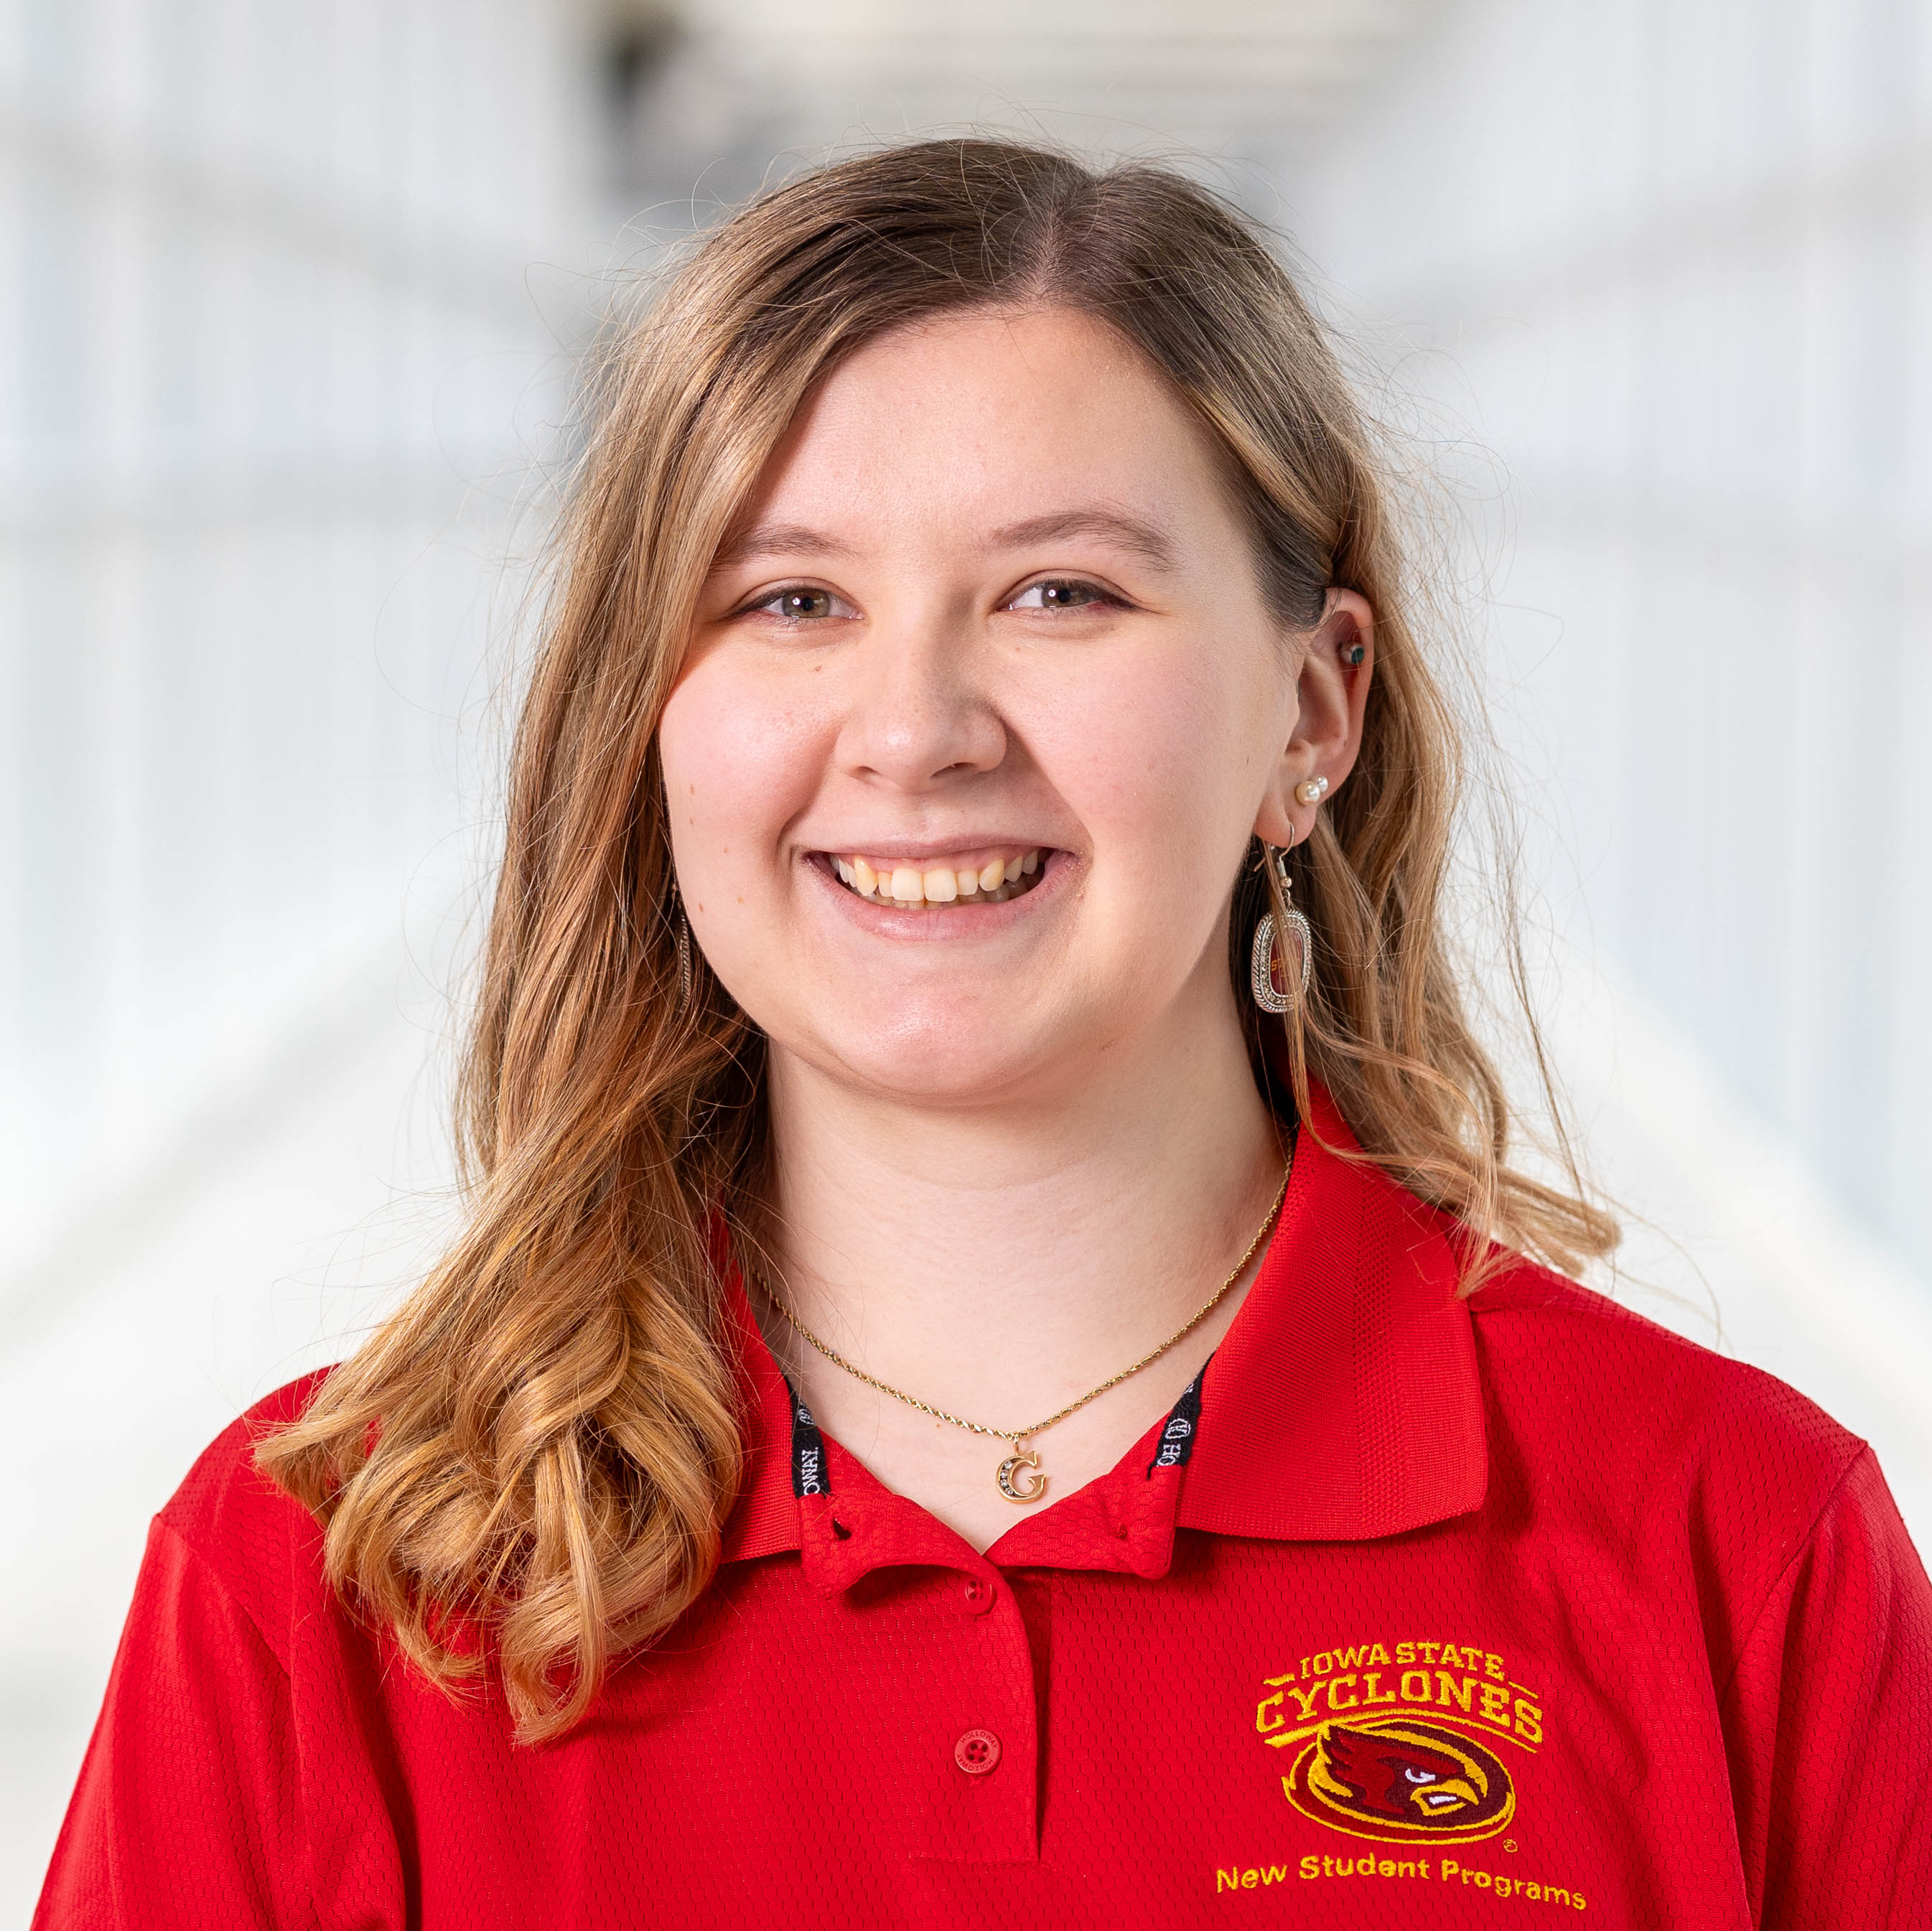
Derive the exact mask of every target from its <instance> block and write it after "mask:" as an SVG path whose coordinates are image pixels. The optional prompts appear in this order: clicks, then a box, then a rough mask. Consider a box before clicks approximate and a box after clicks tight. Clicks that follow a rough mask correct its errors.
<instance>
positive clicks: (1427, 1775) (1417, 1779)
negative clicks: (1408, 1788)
mask: <svg viewBox="0 0 1932 1931" xmlns="http://www.w3.org/2000/svg"><path fill="white" fill-rule="evenodd" d="M1403 1776H1404V1777H1407V1778H1408V1779H1409V1782H1410V1783H1434V1782H1435V1781H1436V1773H1435V1772H1434V1771H1433V1770H1405V1771H1403Z"/></svg>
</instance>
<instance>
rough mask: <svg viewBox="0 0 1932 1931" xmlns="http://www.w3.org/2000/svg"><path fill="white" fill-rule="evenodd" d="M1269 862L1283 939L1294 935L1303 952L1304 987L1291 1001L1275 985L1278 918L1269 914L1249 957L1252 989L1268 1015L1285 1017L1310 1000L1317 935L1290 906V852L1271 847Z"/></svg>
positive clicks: (1258, 932) (1258, 926) (1302, 915)
mask: <svg viewBox="0 0 1932 1931" xmlns="http://www.w3.org/2000/svg"><path fill="white" fill-rule="evenodd" d="M1268 862H1269V864H1270V865H1272V866H1273V867H1274V877H1275V883H1276V884H1277V885H1278V886H1280V888H1281V900H1282V907H1283V911H1282V928H1283V933H1282V935H1283V937H1288V936H1289V935H1290V934H1292V935H1293V937H1294V940H1295V943H1296V944H1297V945H1298V946H1300V947H1301V984H1300V985H1299V986H1298V988H1297V989H1296V991H1295V994H1294V996H1293V997H1290V996H1289V994H1287V993H1285V992H1283V991H1281V990H1280V988H1278V987H1277V985H1276V984H1275V982H1274V940H1275V923H1274V913H1273V912H1272V911H1269V912H1265V913H1262V921H1261V923H1260V924H1259V925H1257V926H1256V928H1255V943H1254V945H1253V947H1252V949H1250V952H1249V954H1248V988H1249V990H1250V991H1251V992H1252V993H1253V994H1254V1000H1255V1003H1256V1005H1257V1006H1259V1007H1260V1008H1261V1009H1262V1011H1263V1012H1274V1013H1281V1012H1286V1011H1287V1010H1288V1009H1289V1007H1290V1006H1292V1005H1294V1004H1295V1002H1296V1000H1301V999H1306V998H1307V997H1308V984H1309V981H1310V979H1313V977H1314V976H1315V934H1314V932H1313V930H1312V929H1311V928H1310V925H1309V923H1308V920H1307V918H1306V916H1304V914H1303V913H1300V912H1298V911H1297V910H1296V909H1295V907H1294V906H1293V905H1292V904H1290V903H1289V894H1290V893H1291V892H1293V890H1294V889H1295V887H1294V885H1293V883H1292V881H1291V880H1290V879H1289V875H1288V852H1287V850H1286V847H1282V848H1280V849H1276V848H1274V847H1270V849H1269V852H1268Z"/></svg>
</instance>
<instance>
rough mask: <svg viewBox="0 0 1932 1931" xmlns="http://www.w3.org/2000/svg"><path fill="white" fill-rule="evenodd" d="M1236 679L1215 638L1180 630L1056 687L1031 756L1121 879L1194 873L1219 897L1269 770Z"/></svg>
mask: <svg viewBox="0 0 1932 1931" xmlns="http://www.w3.org/2000/svg"><path fill="white" fill-rule="evenodd" d="M1241 688H1243V687H1242V686H1241V685H1240V683H1239V681H1238V680H1236V679H1230V678H1229V676H1228V674H1227V667H1226V662H1225V658H1224V656H1223V649H1222V648H1217V644H1216V643H1215V641H1214V640H1200V641H1199V643H1198V645H1196V646H1190V644H1189V643H1188V640H1185V639H1183V640H1179V647H1176V648H1169V649H1162V650H1160V651H1150V652H1147V653H1146V654H1145V655H1142V656H1136V657H1134V658H1127V659H1124V660H1122V661H1115V662H1112V663H1110V664H1109V666H1108V670H1107V675H1106V676H1105V677H1104V678H1103V679H1091V680H1083V681H1082V683H1081V684H1080V685H1078V686H1077V687H1076V688H1068V689H1064V690H1063V691H1061V692H1059V693H1058V694H1057V699H1058V701H1057V702H1056V703H1055V704H1054V706H1052V711H1051V713H1050V714H1049V716H1048V717H1047V718H1045V719H1044V720H1043V727H1042V728H1041V729H1040V731H1039V732H1038V733H1037V736H1036V739H1035V742H1036V745H1037V751H1038V754H1039V756H1040V760H1041V763H1042V764H1043V766H1044V767H1045V768H1046V771H1047V773H1048V775H1049V778H1052V780H1053V781H1054V782H1055V787H1056V788H1057V789H1058V790H1060V791H1061V794H1062V795H1063V796H1064V797H1065V798H1066V799H1067V802H1068V803H1069V804H1070V805H1071V806H1072V807H1073V811H1074V813H1075V815H1076V817H1079V820H1081V822H1082V824H1083V825H1084V826H1085V827H1086V829H1087V830H1088V833H1089V835H1090V836H1091V838H1093V840H1094V847H1095V856H1096V858H1097V859H1099V860H1102V861H1106V870H1107V871H1112V873H1113V874H1115V878H1116V880H1117V883H1118V886H1119V887H1120V888H1122V889H1125V888H1127V887H1130V886H1132V885H1133V883H1135V882H1136V881H1139V882H1142V883H1145V885H1146V886H1148V888H1149V889H1155V890H1165V891H1169V892H1171V891H1172V890H1173V889H1175V886H1177V884H1178V883H1180V882H1181V880H1183V879H1184V878H1195V879H1198V880H1200V881H1201V882H1202V883H1203V885H1204V888H1205V889H1207V890H1208V893H1209V895H1210V896H1216V897H1217V896H1218V895H1219V894H1220V891H1221V889H1222V887H1223V884H1224V883H1225V882H1226V881H1225V880H1223V878H1222V877H1221V876H1220V874H1222V873H1223V872H1224V871H1228V870H1229V867H1230V866H1231V865H1232V864H1234V863H1235V862H1238V854H1239V853H1240V852H1241V850H1242V849H1243V848H1244V845H1245V841H1246V838H1247V830H1248V828H1249V827H1250V826H1251V825H1252V823H1253V819H1254V815H1255V811H1256V806H1257V804H1258V802H1259V798H1260V796H1261V792H1262V787H1263V784H1264V783H1265V777H1266V769H1265V759H1264V758H1263V757H1262V745H1261V738H1262V731H1261V730H1260V727H1259V711H1260V709H1261V707H1260V706H1258V705H1257V704H1256V703H1253V702H1250V701H1248V700H1246V699H1244V697H1242V696H1241V694H1240V692H1241Z"/></svg>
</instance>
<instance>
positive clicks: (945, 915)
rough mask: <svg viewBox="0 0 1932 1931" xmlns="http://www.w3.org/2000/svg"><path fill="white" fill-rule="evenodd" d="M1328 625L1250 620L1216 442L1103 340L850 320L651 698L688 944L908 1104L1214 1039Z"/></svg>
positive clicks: (846, 1067)
mask: <svg viewBox="0 0 1932 1931" xmlns="http://www.w3.org/2000/svg"><path fill="white" fill-rule="evenodd" d="M1355 602H1356V603H1357V604H1359V603H1360V600H1359V599H1356V600H1355ZM1366 624H1367V608H1366V606H1362V607H1361V610H1360V612H1359V614H1358V619H1357V620H1356V621H1355V622H1354V623H1353V625H1352V627H1351V628H1350V629H1349V634H1348V635H1347V637H1346V640H1345V641H1346V643H1348V644H1350V645H1352V644H1354V643H1355V642H1357V641H1358V637H1360V636H1361V635H1365V634H1366ZM1327 628H1328V626H1327V625H1324V626H1323V627H1322V630H1320V631H1317V632H1316V633H1314V634H1313V635H1312V636H1310V635H1301V634H1296V633H1295V632H1294V631H1289V630H1286V629H1285V628H1283V625H1282V624H1281V622H1280V621H1279V619H1277V618H1276V617H1275V616H1273V615H1272V614H1271V613H1270V612H1269V610H1268V608H1267V607H1266V606H1265V604H1264V602H1263V601H1262V595H1261V592H1260V589H1259V581H1258V578H1257V575H1256V568H1255V562H1254V557H1253V550H1252V546H1251V543H1250V538H1249V536H1248V534H1247V530H1246V528H1245V526H1244V523H1243V521H1242V519H1241V515H1240V513H1239V511H1238V508H1236V506H1235V504H1234V502H1232V499H1231V497H1230V496H1229V491H1228V489H1227V486H1226V484H1225V483H1224V481H1223V479H1222V477H1221V475H1220V472H1219V471H1218V469H1217V464H1216V460H1215V457H1214V452H1213V451H1212V449H1211V446H1210V445H1209V444H1208V440H1207V439H1206V436H1205V433H1203V432H1202V430H1199V428H1198V427H1196V424H1194V422H1193V420H1192V419H1191V418H1190V416H1189V415H1187V413H1186V412H1185V411H1184V408H1183V407H1182V406H1181V404H1179V403H1178V402H1177V401H1175V400H1174V399H1173V398H1172V397H1171V396H1170V395H1169V393H1168V391H1167V390H1166V388H1165V387H1164V385H1163V383H1162V382H1161V381H1160V379H1159V378H1158V377H1157V375H1156V374H1155V373H1154V371H1153V370H1151V368H1150V367H1148V365H1147V364H1146V363H1145V361H1143V360H1142V358H1140V357H1139V355H1138V354H1137V352H1135V351H1134V350H1133V349H1131V348H1130V347H1129V346H1127V344H1126V343H1124V341H1123V340H1121V338H1119V337H1116V336H1115V335H1114V334H1112V332H1111V331H1109V330H1107V329H1106V328H1104V327H1103V325H1100V324H1098V323H1097V322H1092V321H1091V320H1089V319H1087V318H1085V317H1084V316H1079V315H1077V314H1074V313H1070V312H1067V311H1064V310H1048V311H1045V312H1041V313H1023V314H1012V313H970V314H966V315H962V316H951V317H947V318H944V319H938V320H935V321H933V322H928V323H922V324H919V325H914V326H910V327H907V328H904V329H903V330H901V331H898V332H896V333H895V334H890V335H888V336H886V337H883V339H881V340H877V341H875V342H874V343H871V344H870V345H869V346H867V347H865V349H862V350H861V351H859V352H858V353H856V355H853V356H852V357H851V358H850V359H848V360H847V361H845V362H844V363H843V364H841V365H840V366H839V367H837V368H836V369H835V370H834V372H833V373H832V374H831V375H830V376H829V377H828V378H827V379H826V381H825V382H823V384H822V385H820V387H819V388H818V389H817V391H816V392H815V393H814V394H813V395H812V396H811V397H810V398H809V400H808V402H807V403H806V405H805V406H804V407H803V408H802V409H801V411H800V412H799V416H798V418H797V419H796V421H794V423H793V425H792V427H791V428H790V432H789V433H788V434H787V436H786V438H785V439H784V442H783V443H782V444H781V446H780V447H779V448H778V450H777V451H775V454H774V455H773V457H772V460H771V461H770V462H769V464H768V465H767V466H766V471H765V472H764V474H763V476H762V478H760V482H759V484H758V486H757V488H756V490H754V493H753V495H752V496H751V500H750V501H749V502H748V504H747V505H746V506H745V509H744V511H743V513H742V515H741V516H740V517H739V519H738V521H737V523H736V525H735V526H734V529H733V533H732V535H730V537H729V538H727V541H726V542H725V544H724V546H723V547H721V550H720V552H719V554H718V559H717V560H716V562H715V566H714V568H713V569H712V573H711V575H710V577H709V581H708V583H707V584H706V588H705V590H704V592H703V597H702V598H701V601H700V607H699V609H698V611H697V617H696V621H695V623H694V628H693V632H692V636H691V645H690V650H689V655H688V659H687V661H686V664H685V669H684V670H683V673H682V677H681V679H680V681H679V683H678V685H677V686H676V689H675V691H674V692H673V694H672V696H671V698H670V702H669V703H668V705H667V708H666V710H665V712H664V718H663V721H662V724H661V732H660V744H661V750H662V754H663V761H664V774H665V780H666V787H667V794H668V796H669V799H670V806H671V819H672V842H673V852H674V855H675V857H676V865H677V871H678V877H679V882H680V886H681V889H682V895H683V898H684V901H685V907H686V910H687V913H688V917H689V919H690V921H691V930H692V933H693V935H694V938H695V939H696V940H697V944H698V945H699V946H700V948H701V949H702V950H703V954H704V955H705V958H706V960H707V961H709V964H710V965H711V967H712V969H713V970H715V972H716V973H717V975H718V978H719V979H720V980H721V982H723V983H724V985H725V986H726V987H727V988H728V989H729V991H730V992H731V993H732V994H733V997H736V999H737V1000H738V1001H739V1003H740V1004H741V1005H742V1006H743V1007H744V1009H745V1011H746V1012H748V1014H749V1015H751V1018H752V1019H753V1020H754V1021H756V1023H757V1024H758V1025H759V1026H760V1027H761V1028H762V1029H763V1030H764V1032H765V1033H766V1034H767V1036H769V1039H770V1041H771V1043H772V1051H773V1053H774V1055H775V1056H779V1057H782V1056H787V1055H788V1056H793V1057H796V1059H797V1060H799V1061H801V1062H802V1063H805V1065H808V1066H811V1067H813V1068H814V1069H817V1070H818V1072H820V1073H822V1074H824V1075H829V1077H831V1078H835V1079H836V1080H838V1081H841V1082H844V1083H847V1084H851V1085H853V1086H854V1087H861V1088H865V1089H868V1090H872V1091H874V1092H878V1093H891V1094H894V1095H897V1096H901V1097H904V1098H907V1099H922V1100H926V1101H932V1102H940V1103H943V1104H949V1105H972V1104H974V1103H977V1102H987V1101H992V1100H998V1099H1001V1098H1002V1097H1011V1096H1019V1095H1023V1094H1027V1093H1038V1094H1040V1095H1042V1096H1044V1095H1045V1093H1047V1092H1048V1091H1049V1090H1051V1089H1052V1088H1053V1087H1055V1086H1056V1085H1058V1084H1065V1083H1067V1082H1070V1081H1079V1080H1081V1079H1082V1078H1085V1077H1087V1076H1088V1075H1089V1074H1091V1071H1092V1069H1094V1067H1095V1066H1097V1064H1098V1063H1100V1055H1102V1054H1107V1053H1109V1052H1111V1051H1116V1050H1125V1049H1128V1048H1130V1047H1131V1046H1132V1045H1133V1043H1134V1042H1136V1041H1139V1042H1141V1043H1142V1045H1147V1044H1151V1043H1153V1042H1154V1037H1155V1036H1156V1035H1159V1034H1163V1033H1165V1034H1166V1035H1167V1036H1168V1043H1169V1044H1172V1043H1173V1042H1174V1041H1175V1040H1177V1039H1187V1037H1189V1036H1193V1035H1196V1034H1198V1033H1199V1029H1200V1028H1202V1027H1226V1028H1232V1027H1235V1026H1236V1024H1237V1023H1238V1021H1237V1017H1236V1009H1235V1004H1234V995H1233V993H1232V989H1231V987H1230V985H1229V976H1228V970H1227V963H1226V961H1227V943H1226V920H1227V916H1228V910H1229V901H1230V897H1231V895H1232V890H1233V888H1234V885H1235V880H1236V875H1237V873H1238V868H1239V867H1240V865H1241V863H1242V862H1243V859H1244V854H1245V852H1246V850H1247V844H1248V840H1249V838H1250V834H1251V833H1253V832H1256V831H1257V830H1259V831H1260V832H1262V835H1263V836H1265V837H1266V838H1269V839H1270V841H1271V842H1273V843H1275V844H1282V843H1284V842H1286V841H1287V838H1288V835H1289V830H1290V821H1291V820H1293V821H1294V823H1295V828H1296V834H1297V835H1303V834H1304V833H1305V831H1306V829H1307V824H1308V823H1309V822H1310V821H1311V820H1313V817H1314V815H1315V811H1314V808H1313V807H1311V806H1305V805H1301V804H1299V803H1298V802H1296V801H1295V799H1294V797H1293V795H1292V794H1293V787H1294V786H1295V784H1297V783H1298V782H1300V781H1302V780H1304V779H1306V778H1310V777H1311V776H1315V775H1327V776H1328V778H1330V780H1331V784H1338V783H1339V782H1340V779H1341V777H1342V775H1343V772H1344V771H1345V770H1346V764H1347V761H1348V760H1349V757H1352V754H1353V748H1354V742H1355V734H1356V733H1357V732H1358V730H1359V725H1360V709H1361V706H1360V702H1359V697H1357V698H1356V700H1355V702H1353V703H1350V702H1349V694H1350V693H1349V686H1350V683H1351V679H1352V673H1349V672H1348V671H1346V670H1342V669H1340V667H1339V666H1340V662H1341V659H1340V655H1339V652H1338V651H1337V649H1334V648H1325V647H1324V646H1323V637H1324V634H1325V631H1326V630H1327ZM1354 681H1355V682H1358V683H1360V684H1364V685H1365V683H1366V679H1365V678H1361V677H1359V676H1357V677H1355V679H1354Z"/></svg>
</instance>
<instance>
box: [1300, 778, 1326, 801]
mask: <svg viewBox="0 0 1932 1931" xmlns="http://www.w3.org/2000/svg"><path fill="white" fill-rule="evenodd" d="M1327 790H1328V779H1327V778H1304V779H1303V781H1301V783H1300V784H1298V785H1297V786H1296V787H1295V796H1297V797H1298V798H1299V799H1301V802H1303V803H1304V805H1319V804H1320V803H1321V802H1322V795H1323V793H1325V792H1326V791H1327Z"/></svg>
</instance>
